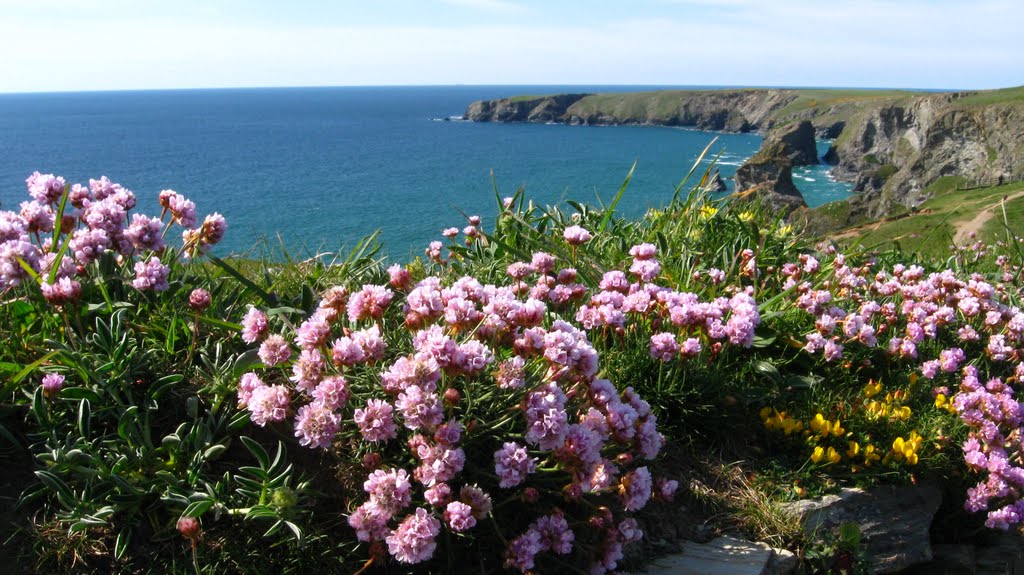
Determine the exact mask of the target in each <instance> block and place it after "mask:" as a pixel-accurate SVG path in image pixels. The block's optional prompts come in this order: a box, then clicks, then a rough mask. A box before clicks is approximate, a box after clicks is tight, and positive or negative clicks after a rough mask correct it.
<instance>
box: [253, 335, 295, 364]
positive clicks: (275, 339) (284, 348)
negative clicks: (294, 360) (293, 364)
mask: <svg viewBox="0 0 1024 575" xmlns="http://www.w3.org/2000/svg"><path fill="white" fill-rule="evenodd" d="M257 354H258V355H259V356H260V360H261V361H262V362H263V365H266V366H267V367H273V366H275V365H278V364H280V363H284V362H286V361H288V358H289V357H291V355H292V348H291V347H290V346H289V345H288V341H287V340H286V339H285V338H284V337H282V336H280V335H278V334H276V333H275V334H273V335H271V336H269V337H267V339H266V340H264V341H263V344H261V345H260V349H259V351H258V352H257Z"/></svg>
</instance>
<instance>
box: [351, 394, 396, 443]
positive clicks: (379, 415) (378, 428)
mask: <svg viewBox="0 0 1024 575" xmlns="http://www.w3.org/2000/svg"><path fill="white" fill-rule="evenodd" d="M393 411H394V408H393V407H391V404H390V403H388V402H386V401H384V400H381V399H371V400H369V401H367V402H366V407H365V408H361V409H357V410H355V413H354V414H353V415H352V419H353V420H354V421H355V422H356V425H358V426H359V433H361V434H362V436H363V439H365V440H367V441H372V442H378V441H388V440H390V439H394V438H395V437H397V436H398V432H397V430H396V428H395V420H394V417H393V416H392V412H393Z"/></svg>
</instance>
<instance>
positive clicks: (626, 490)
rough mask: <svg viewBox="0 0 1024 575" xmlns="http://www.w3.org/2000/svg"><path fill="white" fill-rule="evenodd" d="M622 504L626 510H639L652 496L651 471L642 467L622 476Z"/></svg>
mask: <svg viewBox="0 0 1024 575" xmlns="http://www.w3.org/2000/svg"><path fill="white" fill-rule="evenodd" d="M620 495H621V498H622V505H623V507H625V508H626V511H639V510H641V509H643V508H644V506H645V505H647V501H648V500H649V499H650V498H651V472H650V471H648V470H647V468H646V467H640V468H638V469H636V470H634V471H633V472H631V473H628V474H626V476H625V477H623V478H622V481H621V486H620Z"/></svg>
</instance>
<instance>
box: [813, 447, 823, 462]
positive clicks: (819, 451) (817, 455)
mask: <svg viewBox="0 0 1024 575" xmlns="http://www.w3.org/2000/svg"><path fill="white" fill-rule="evenodd" d="M824 457H825V448H824V447H822V446H820V445H819V446H817V447H815V448H814V452H813V453H811V461H813V462H814V463H818V462H820V461H821V460H822V459H823V458H824Z"/></svg>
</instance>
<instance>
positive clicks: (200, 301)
mask: <svg viewBox="0 0 1024 575" xmlns="http://www.w3.org/2000/svg"><path fill="white" fill-rule="evenodd" d="M211 301H212V299H211V297H210V292H208V291H206V290H205V289H203V288H196V289H194V290H192V293H190V294H189V295H188V306H189V307H190V308H192V309H193V310H195V311H197V312H201V311H203V310H205V309H206V308H208V307H210V303H211Z"/></svg>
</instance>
